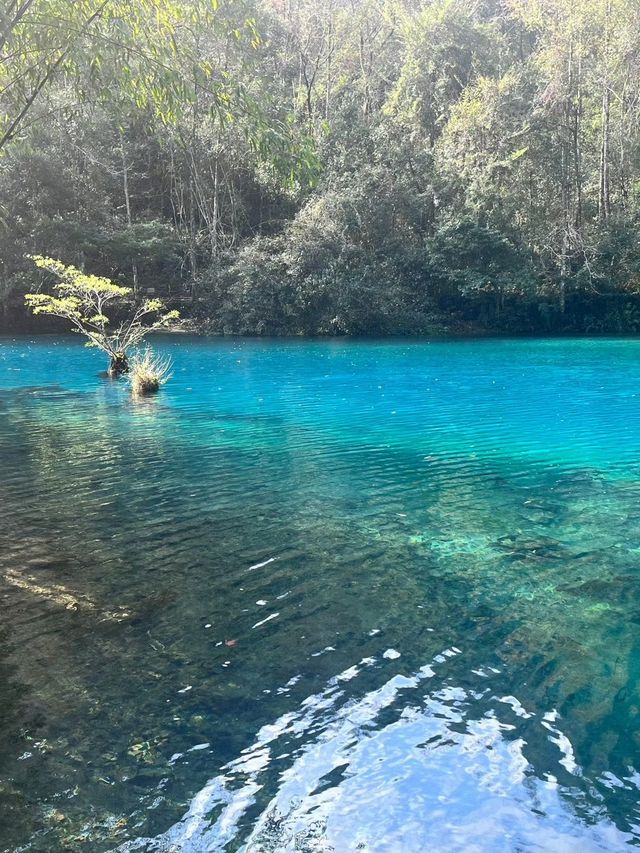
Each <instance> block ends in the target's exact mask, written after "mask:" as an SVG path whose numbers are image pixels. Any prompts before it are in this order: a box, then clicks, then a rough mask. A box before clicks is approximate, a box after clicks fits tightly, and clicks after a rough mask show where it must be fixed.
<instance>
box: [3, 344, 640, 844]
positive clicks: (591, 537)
mask: <svg viewBox="0 0 640 853" xmlns="http://www.w3.org/2000/svg"><path fill="white" fill-rule="evenodd" d="M154 345H155V346H156V348H157V349H159V350H161V351H162V352H163V353H167V354H170V355H171V357H172V358H173V361H174V371H175V375H174V377H173V379H172V380H171V382H170V383H169V384H168V385H167V386H166V387H165V388H164V389H162V391H161V392H160V394H159V395H158V396H157V397H155V398H153V399H147V400H144V401H139V402H136V401H134V400H132V399H131V397H130V395H129V392H128V390H127V386H126V384H125V383H124V382H109V381H106V380H103V379H100V378H98V376H97V374H98V372H99V371H100V370H103V369H104V367H105V365H104V363H103V359H102V358H101V357H100V355H99V354H97V353H96V352H94V351H91V350H87V349H85V348H84V347H82V345H81V343H80V342H79V341H78V340H77V339H75V338H73V339H71V338H64V339H53V338H47V337H45V338H40V339H37V340H33V341H32V340H28V339H16V340H13V339H10V338H0V472H1V485H2V488H1V489H0V602H1V606H2V610H1V614H2V618H1V621H0V685H1V687H0V851H2V853H9V851H10V853H18V851H37V853H53V852H54V851H84V853H103V851H118V853H130V851H148V853H151V851H161V853H175V851H186V853H204V851H244V853H267V851H270V852H271V853H281V851H308V853H320V852H321V851H322V853H328V851H335V853H347V852H348V851H364V853H424V851H429V853H438V852H439V851H461V853H462V852H463V851H464V853H476V851H477V853H501V851H505V853H507V851H509V853H512V852H513V853H515V851H523V852H524V853H528V851H548V852H549V853H564V851H574V850H575V851H580V853H586V851H601V850H602V851H615V850H624V849H627V848H628V849H632V848H634V847H635V846H637V845H639V844H640V809H639V803H640V684H639V677H640V341H637V340H619V339H618V340H525V341H511V340H499V341H488V340H485V341H463V342H432V343H428V342H405V341H391V342H345V341H327V342H298V341H254V340H242V341H227V340H206V339H191V338H186V337H185V338H183V337H180V338H177V337H173V338H159V339H156V340H155V342H154Z"/></svg>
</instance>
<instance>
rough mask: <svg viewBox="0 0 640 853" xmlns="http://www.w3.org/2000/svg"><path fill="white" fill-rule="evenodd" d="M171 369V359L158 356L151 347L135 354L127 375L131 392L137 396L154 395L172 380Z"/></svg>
mask: <svg viewBox="0 0 640 853" xmlns="http://www.w3.org/2000/svg"><path fill="white" fill-rule="evenodd" d="M171 368H172V362H171V359H170V358H168V357H167V356H160V355H157V353H154V352H153V350H152V349H150V348H149V347H147V348H146V349H144V350H142V352H137V353H135V355H134V356H133V358H132V359H131V361H130V363H129V373H128V374H127V378H128V379H129V382H130V383H131V390H132V391H133V393H134V394H136V395H143V394H154V393H155V392H156V391H157V390H158V389H159V388H160V386H161V385H164V383H165V382H168V381H169V379H171V376H172V375H173V374H172V373H171Z"/></svg>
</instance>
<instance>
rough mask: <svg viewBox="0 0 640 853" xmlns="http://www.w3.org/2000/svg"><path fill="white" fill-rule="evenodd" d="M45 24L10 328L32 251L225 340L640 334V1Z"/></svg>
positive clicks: (60, 3) (64, 16) (119, 17)
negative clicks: (165, 304) (125, 289)
mask: <svg viewBox="0 0 640 853" xmlns="http://www.w3.org/2000/svg"><path fill="white" fill-rule="evenodd" d="M9 5H10V6H11V4H9ZM20 5H21V4H18V3H14V4H13V6H14V7H16V8H17V7H18V6H20ZM22 5H25V4H24V3H23V4H22ZM26 6H27V9H26V11H25V13H24V16H23V18H22V20H21V21H20V22H19V23H17V24H16V25H15V26H14V27H13V30H11V28H7V27H6V25H5V27H4V32H5V33H7V38H6V41H5V42H4V43H3V40H2V39H0V56H2V57H3V72H2V78H1V79H0V83H2V92H1V93H0V98H1V99H2V107H1V108H0V113H1V114H2V115H1V116H0V118H1V119H2V121H1V123H0V129H2V128H4V131H3V132H4V135H5V136H7V131H8V130H9V129H11V128H13V129H11V132H10V133H9V134H8V136H7V139H6V142H4V143H3V142H0V148H1V150H2V155H3V156H2V158H1V159H0V264H1V265H0V305H1V306H2V309H0V322H2V316H3V315H2V313H1V312H2V311H4V324H5V327H9V328H15V327H16V325H17V324H19V323H20V322H22V318H23V314H22V311H23V309H22V307H21V306H22V295H23V293H24V292H25V290H28V289H31V288H33V287H34V285H37V281H36V280H35V279H34V275H33V272H32V269H31V267H30V265H29V262H28V260H25V255H27V254H29V253H35V254H47V255H51V256H54V257H59V258H61V259H62V260H64V261H65V262H66V263H72V264H75V265H76V266H79V267H81V268H86V269H87V270H90V271H91V272H95V273H96V274H100V275H106V276H109V277H110V278H113V279H115V280H116V281H118V282H120V283H121V284H123V285H126V286H130V287H132V288H133V289H134V291H135V293H136V295H137V296H138V298H140V299H142V298H143V296H147V295H148V294H149V292H150V291H151V292H152V294H153V295H154V296H155V295H160V296H162V297H163V298H165V299H169V300H173V301H175V304H176V305H178V306H179V307H180V309H181V311H182V313H184V314H189V315H191V316H192V317H193V318H194V319H195V320H196V321H197V322H198V323H200V324H201V325H202V326H204V327H205V328H208V329H210V330H211V331H215V332H223V333H246V334H279V333H293V334H317V333H319V334H368V333H407V332H408V333H418V332H429V331H438V330H449V331H451V332H462V331H465V330H478V329H487V330H496V331H507V332H508V331H512V332H526V331H563V332H623V331H626V332H628V331H640V298H639V297H638V295H637V294H638V292H639V286H640V244H639V241H638V230H637V221H638V217H639V213H640V147H639V143H640V6H638V4H637V2H635V0H595V2H594V0H423V2H421V0H388V2H384V0H324V2H322V3H318V2H315V0H262V2H260V0H227V2H224V0H221V2H219V3H217V2H214V0H209V2H205V0H181V2H180V3H173V2H165V0H136V2H124V0H118V2H116V1H115V0H113V2H109V0H107V2H106V3H104V2H103V3H98V2H97V0H94V2H91V0H83V2H82V3H79V2H71V0H33V2H32V3H28V2H27V3H26ZM38 16H39V19H43V18H46V19H47V20H48V21H49V23H48V28H47V29H46V31H43V30H42V28H39V27H38V26H37V20H36V18H37V17H38ZM93 16H95V17H93ZM69 20H73V21H75V24H74V26H73V27H72V28H71V30H70V29H69V27H66V28H65V22H68V21H69ZM69 32H71V33H72V35H69ZM113 33H116V34H117V35H116V36H114V35H113ZM61 54H64V56H63V58H62V59H61V60H60V62H59V63H58V59H59V57H60V56H61ZM56 63H58V64H56ZM53 66H55V67H53ZM16 81H17V82H16ZM43 81H44V83H43V85H42V86H40V83H42V82H43ZM38 86H40V88H38V91H37V97H36V98H35V99H34V100H33V102H32V103H31V104H30V106H29V110H28V111H27V113H26V114H25V116H22V118H20V114H21V112H22V110H23V107H24V105H25V103H27V102H28V101H29V96H30V93H31V94H32V93H33V92H34V91H35V89H36V88H37V87H38ZM16 118H20V120H19V121H18V122H17V123H15V120H16ZM14 123H15V127H13V125H14Z"/></svg>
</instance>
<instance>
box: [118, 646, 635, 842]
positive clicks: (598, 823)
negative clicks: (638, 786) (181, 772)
mask: <svg viewBox="0 0 640 853" xmlns="http://www.w3.org/2000/svg"><path fill="white" fill-rule="evenodd" d="M460 654H463V653H462V652H461V650H460V649H457V648H450V649H445V650H444V651H443V652H442V653H441V654H439V655H436V656H435V657H434V659H433V660H432V663H431V664H427V665H425V666H423V667H421V668H420V669H419V670H418V671H417V672H416V673H415V674H414V675H412V676H404V675H400V674H397V673H396V674H395V675H391V677H389V678H388V680H387V681H385V682H384V683H383V684H382V685H381V686H380V687H378V688H376V689H374V690H371V691H369V692H368V693H365V694H364V695H362V696H360V697H359V698H357V699H356V698H347V694H346V690H345V686H346V682H349V681H352V680H353V679H354V678H356V677H357V676H358V675H360V673H361V671H362V670H363V668H365V667H375V666H379V665H380V663H382V664H383V667H384V661H383V659H385V658H386V659H390V660H395V659H396V658H398V657H399V656H400V655H399V653H398V652H397V651H396V650H395V649H388V650H386V651H385V652H383V654H382V655H381V659H382V660H379V659H377V658H375V657H369V658H364V659H363V660H362V661H360V663H359V664H358V665H356V666H352V667H350V668H349V669H347V670H345V671H343V672H342V673H340V674H339V675H337V676H336V677H335V678H333V679H331V680H330V681H329V683H328V685H327V687H326V688H325V689H324V690H323V691H322V692H320V693H318V694H315V695H312V696H309V697H308V698H307V699H305V700H304V701H303V702H302V703H301V704H300V706H299V707H298V708H297V709H296V710H295V711H293V712H291V713H287V714H284V715H282V716H281V717H280V718H278V719H277V720H276V721H274V722H273V723H271V724H268V725H266V726H263V727H262V729H260V731H259V732H258V735H257V737H256V739H255V741H254V743H253V744H252V745H251V746H250V747H248V748H247V749H245V750H243V751H242V754H241V755H240V756H239V757H238V758H236V759H234V760H233V761H231V762H229V763H228V764H227V765H226V766H224V767H223V768H222V772H221V774H220V775H218V776H216V777H215V778H213V779H212V780H211V781H209V782H208V783H207V784H206V785H205V787H204V788H202V790H200V791H199V792H198V793H197V794H196V796H195V797H194V798H193V800H192V802H191V804H190V807H189V810H188V811H187V813H186V814H185V815H184V816H183V818H182V819H181V820H180V822H179V823H177V824H176V825H175V826H173V827H171V829H169V830H168V831H167V832H166V833H163V834H162V835H161V836H159V837H157V838H154V839H139V840H138V841H135V842H131V843H126V844H124V845H123V846H122V847H121V848H119V849H120V851H121V853H126V852H127V851H134V850H147V851H151V850H156V851H172V850H184V851H205V850H223V849H226V848H227V846H228V845H232V844H233V842H234V840H235V839H237V838H238V836H239V835H240V834H241V832H242V826H243V824H245V825H247V824H248V825H249V826H250V829H249V830H248V832H247V837H246V840H245V841H244V843H243V845H242V847H241V849H242V850H244V851H254V853H259V851H276V850H277V851H285V850H286V851H289V850H296V851H340V850H364V851H373V850H376V851H424V850H459V851H475V850H492V851H502V850H504V851H511V850H545V851H549V853H551V851H559V850H562V851H570V850H576V851H577V850H581V851H585V850H586V851H597V850H602V851H605V850H613V849H619V848H621V847H623V846H624V844H625V842H626V841H630V840H632V838H633V836H632V834H631V833H621V832H620V831H619V830H617V829H616V828H615V827H614V826H613V825H612V823H611V822H610V820H609V819H608V818H607V816H606V812H605V811H604V809H602V808H601V807H598V806H588V805H586V803H585V802H584V800H585V798H584V795H583V791H582V790H581V786H580V784H579V780H580V778H581V776H582V772H581V769H580V768H579V767H578V766H577V765H576V763H575V759H574V755H573V750H572V747H571V743H570V742H569V740H568V739H567V738H566V736H565V735H564V734H563V732H562V731H561V729H559V728H558V726H557V713H556V712H555V711H551V712H549V713H547V714H545V715H544V716H543V717H542V719H540V720H539V721H537V722H535V723H524V722H523V721H525V720H532V719H533V716H534V715H532V714H530V713H529V712H527V710H526V709H525V708H524V707H523V706H522V705H521V703H520V702H519V701H518V700H517V699H516V698H515V697H514V696H496V695H494V694H493V691H492V687H491V684H492V677H493V676H494V674H495V673H497V672H498V670H495V669H493V668H490V669H487V670H485V671H484V672H480V671H479V672H478V673H477V674H478V675H481V676H482V677H483V678H485V679H487V682H486V683H487V686H486V687H485V688H484V689H480V690H477V691H476V690H474V691H469V690H465V689H463V688H461V687H455V686H452V685H451V684H450V683H449V682H450V680H449V679H448V678H447V677H446V673H447V670H448V665H449V664H450V662H451V661H450V659H451V658H452V657H454V656H456V655H460ZM384 668H385V669H388V666H387V667H384ZM386 675H388V672H385V676H386ZM434 682H435V683H437V684H438V687H436V688H433V689H431V690H430V689H429V687H430V685H431V684H432V683H434ZM352 687H353V685H352ZM536 728H537V729H538V731H537V732H535V729H536ZM528 731H530V736H531V737H540V736H541V735H542V736H544V735H545V734H546V733H547V732H548V733H550V734H548V735H547V736H546V740H547V741H548V743H549V744H550V746H549V748H548V750H547V752H548V753H549V756H548V757H549V759H550V764H549V766H550V767H551V768H554V769H556V770H557V772H559V773H563V775H566V772H567V771H568V772H569V773H570V774H572V775H573V776H574V777H575V784H574V785H568V786H566V787H565V788H561V787H560V785H559V783H558V779H557V776H556V775H554V774H553V773H551V772H546V773H544V774H543V777H542V778H539V777H538V776H537V774H536V769H535V768H534V767H533V766H532V765H531V764H530V763H529V761H528V760H527V757H526V744H527V741H526V740H525V737H524V736H525V734H527V732H528ZM516 732H517V734H514V733H516ZM207 746H208V745H207V744H202V745H201V747H202V748H206V747H207ZM196 748H197V747H196ZM554 752H555V755H554V754H553V753H554ZM186 757H187V756H185V755H184V754H180V753H178V754H176V755H175V756H173V758H172V762H175V761H178V760H183V759H185V758H186ZM283 767H284V769H281V768H283ZM270 776H274V777H275V785H270V780H269V777H270ZM624 781H625V782H630V783H632V784H634V785H635V781H638V780H634V779H627V780H624ZM620 784H624V783H623V782H620ZM270 789H272V790H275V794H274V795H273V797H272V798H271V799H269V795H268V794H266V792H268V791H269V790H270ZM265 794H266V796H265ZM564 796H569V797H572V798H573V800H574V803H579V804H580V806H581V807H584V809H585V815H584V816H585V817H588V823H587V825H581V823H580V821H579V820H578V818H577V816H576V814H575V813H574V812H573V810H572V809H571V808H570V806H569V805H568V804H567V803H566V802H564V801H563V797H564ZM248 816H252V819H251V820H250V821H247V817H248Z"/></svg>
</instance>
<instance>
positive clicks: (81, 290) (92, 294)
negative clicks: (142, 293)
mask: <svg viewBox="0 0 640 853" xmlns="http://www.w3.org/2000/svg"><path fill="white" fill-rule="evenodd" d="M32 260H33V262H34V263H35V265H36V266H37V267H39V268H40V269H43V270H47V271H48V272H50V273H53V275H55V276H56V277H57V278H58V279H59V281H58V283H57V284H56V285H54V288H53V289H54V291H55V293H54V294H47V293H28V294H27V295H26V296H25V300H26V302H27V304H28V305H29V307H30V308H31V310H32V311H33V313H34V314H49V315H51V316H53V317H62V318H63V319H64V320H69V322H70V323H71V324H72V325H73V327H74V328H73V330H74V331H75V332H79V333H80V334H82V335H85V337H87V338H88V339H89V340H88V342H87V346H91V347H97V348H98V349H101V350H102V351H103V352H105V353H106V354H107V355H108V356H109V375H110V376H114V377H115V376H121V375H122V374H123V373H128V371H129V355H128V353H129V351H130V350H131V349H132V348H134V347H136V346H138V344H140V343H141V341H142V340H143V338H144V337H145V335H146V334H147V333H148V332H151V331H153V330H155V329H167V328H170V327H171V326H172V325H173V323H174V321H175V320H177V319H178V317H179V316H180V315H179V314H178V312H177V311H165V306H164V304H163V302H162V301H161V300H160V299H147V300H145V301H144V302H142V303H141V304H140V305H133V303H132V300H131V295H132V290H131V288H130V287H121V286H120V285H119V284H114V283H113V282H112V281H110V280H109V279H108V278H103V277H101V276H97V275H88V274H87V273H84V272H82V271H81V270H79V269H76V267H72V266H65V265H64V264H63V263H61V262H60V261H56V260H54V259H53V258H44V257H42V256H40V255H37V256H34V257H33V258H32ZM123 302H124V303H127V302H129V303H132V306H131V310H130V312H129V315H128V317H127V318H126V320H124V321H123V322H121V323H120V325H119V326H118V327H117V328H115V329H114V330H111V329H109V328H108V327H109V322H110V321H109V317H108V316H107V314H106V313H105V312H106V311H107V310H108V309H109V308H111V307H115V306H116V305H122V303H123Z"/></svg>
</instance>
